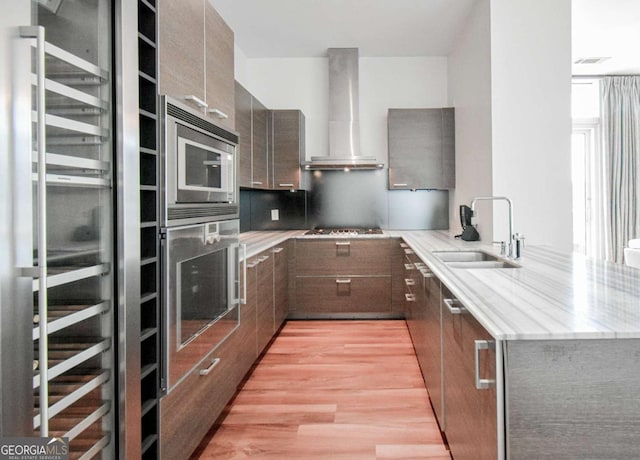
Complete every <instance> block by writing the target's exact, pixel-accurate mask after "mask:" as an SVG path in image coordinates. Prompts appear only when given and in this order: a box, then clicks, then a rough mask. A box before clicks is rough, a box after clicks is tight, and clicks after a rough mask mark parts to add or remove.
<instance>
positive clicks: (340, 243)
mask: <svg viewBox="0 0 640 460" xmlns="http://www.w3.org/2000/svg"><path fill="white" fill-rule="evenodd" d="M336 246H351V242H350V241H336Z"/></svg>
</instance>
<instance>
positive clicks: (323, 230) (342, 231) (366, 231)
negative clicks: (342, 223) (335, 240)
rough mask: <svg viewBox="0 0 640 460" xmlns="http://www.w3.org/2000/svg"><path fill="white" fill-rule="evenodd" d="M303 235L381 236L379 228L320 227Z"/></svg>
mask: <svg viewBox="0 0 640 460" xmlns="http://www.w3.org/2000/svg"><path fill="white" fill-rule="evenodd" d="M305 235H334V236H359V235H382V230H381V229H379V228H365V227H320V228H313V229H311V230H309V231H307V232H306V233H305Z"/></svg>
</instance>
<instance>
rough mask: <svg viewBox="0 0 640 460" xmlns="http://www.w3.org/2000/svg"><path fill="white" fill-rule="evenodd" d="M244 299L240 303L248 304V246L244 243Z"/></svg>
mask: <svg viewBox="0 0 640 460" xmlns="http://www.w3.org/2000/svg"><path fill="white" fill-rule="evenodd" d="M241 246H242V298H241V299H240V303H241V304H243V305H246V304H247V244H246V243H242V245H241Z"/></svg>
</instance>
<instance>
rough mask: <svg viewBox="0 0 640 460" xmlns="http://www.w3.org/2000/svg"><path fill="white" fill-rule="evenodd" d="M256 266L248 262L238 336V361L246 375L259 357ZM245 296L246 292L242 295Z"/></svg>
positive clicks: (242, 275)
mask: <svg viewBox="0 0 640 460" xmlns="http://www.w3.org/2000/svg"><path fill="white" fill-rule="evenodd" d="M257 271H258V270H257V269H256V265H254V264H252V263H250V261H247V270H246V274H247V279H246V297H245V304H244V305H240V307H241V309H240V327H239V328H238V331H237V335H238V341H239V344H240V346H239V349H238V361H240V362H241V366H242V367H243V368H246V370H245V373H246V372H247V371H248V370H249V369H250V368H251V366H252V365H253V363H254V362H255V360H256V358H257V357H258V342H257V333H258V326H257V323H258V314H257V301H258V298H257V294H258V278H257ZM244 283H245V280H244V273H243V272H241V273H240V285H241V286H244ZM240 295H241V296H242V295H244V292H243V293H241V294H240Z"/></svg>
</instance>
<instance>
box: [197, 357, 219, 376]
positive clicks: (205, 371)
mask: <svg viewBox="0 0 640 460" xmlns="http://www.w3.org/2000/svg"><path fill="white" fill-rule="evenodd" d="M218 364H220V358H216V359H214V360H213V361H211V364H209V365H208V366H207V367H206V369H200V375H209V373H210V372H211V371H212V370H213V368H214V367H216V366H217V365H218Z"/></svg>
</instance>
